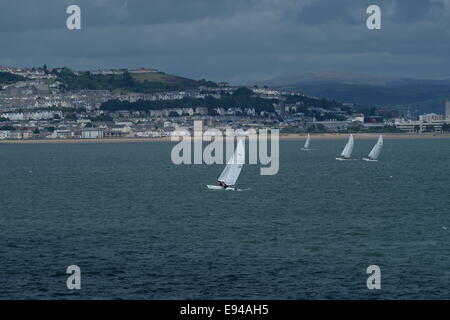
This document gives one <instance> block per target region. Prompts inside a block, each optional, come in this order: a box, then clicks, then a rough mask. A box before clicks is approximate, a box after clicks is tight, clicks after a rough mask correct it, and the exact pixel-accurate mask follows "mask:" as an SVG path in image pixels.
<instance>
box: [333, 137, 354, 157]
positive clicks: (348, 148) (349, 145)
mask: <svg viewBox="0 0 450 320" xmlns="http://www.w3.org/2000/svg"><path fill="white" fill-rule="evenodd" d="M354 144H355V141H354V139H353V135H352V134H351V135H350V138H348V141H347V144H346V145H345V148H344V150H343V151H342V153H341V156H340V157H339V158H336V160H341V161H342V160H350V157H351V156H352V152H353V146H354Z"/></svg>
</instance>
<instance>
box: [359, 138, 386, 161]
mask: <svg viewBox="0 0 450 320" xmlns="http://www.w3.org/2000/svg"><path fill="white" fill-rule="evenodd" d="M381 150H383V136H382V135H381V134H380V137H379V138H378V141H377V143H376V144H375V146H374V147H373V149H372V151H370V153H369V157H368V158H363V160H364V161H378V157H379V156H380V153H381Z"/></svg>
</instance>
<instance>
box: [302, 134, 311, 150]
mask: <svg viewBox="0 0 450 320" xmlns="http://www.w3.org/2000/svg"><path fill="white" fill-rule="evenodd" d="M310 142H311V136H310V135H309V133H308V137H307V138H306V141H305V145H304V146H303V148H302V150H304V151H308V150H311V149H309V144H310Z"/></svg>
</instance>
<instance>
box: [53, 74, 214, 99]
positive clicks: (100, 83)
mask: <svg viewBox="0 0 450 320" xmlns="http://www.w3.org/2000/svg"><path fill="white" fill-rule="evenodd" d="M54 73H55V74H56V75H57V77H58V80H59V81H61V82H62V83H63V88H65V89H67V90H82V89H89V90H110V91H122V92H140V93H154V92H164V91H175V90H188V89H198V88H199V87H200V86H217V85H216V84H215V83H214V82H211V81H206V80H192V79H188V78H184V77H179V76H175V75H170V74H165V73H163V72H147V73H129V72H128V71H125V72H124V73H123V74H104V75H102V74H92V73H90V72H89V71H86V72H79V73H75V72H73V71H72V70H70V69H68V68H62V69H60V70H57V71H54Z"/></svg>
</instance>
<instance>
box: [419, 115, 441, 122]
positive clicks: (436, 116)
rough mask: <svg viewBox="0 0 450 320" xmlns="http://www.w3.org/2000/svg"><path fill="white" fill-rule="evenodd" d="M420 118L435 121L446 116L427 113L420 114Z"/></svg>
mask: <svg viewBox="0 0 450 320" xmlns="http://www.w3.org/2000/svg"><path fill="white" fill-rule="evenodd" d="M419 120H420V121H423V122H428V123H431V122H434V121H441V120H444V116H442V115H440V114H436V113H427V114H423V115H421V116H419Z"/></svg>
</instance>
